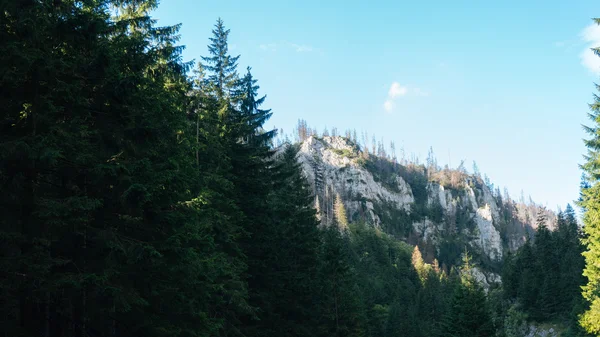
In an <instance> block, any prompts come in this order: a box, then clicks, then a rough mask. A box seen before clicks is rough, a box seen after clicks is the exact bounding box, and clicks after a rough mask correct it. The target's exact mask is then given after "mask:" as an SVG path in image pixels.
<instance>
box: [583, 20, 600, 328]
mask: <svg viewBox="0 0 600 337" xmlns="http://www.w3.org/2000/svg"><path fill="white" fill-rule="evenodd" d="M594 22H595V23H596V24H598V25H600V19H598V18H597V19H594ZM593 51H594V53H595V54H596V55H600V48H594V49H593ZM596 89H597V90H600V85H596ZM590 110H591V112H590V113H589V114H588V116H589V118H590V119H591V121H592V123H593V124H592V126H585V127H584V129H585V131H586V132H587V133H588V134H589V136H590V138H588V139H587V140H585V145H586V147H587V149H588V151H587V155H586V156H585V160H586V161H585V163H584V164H583V165H582V166H581V168H582V169H583V170H584V172H585V176H586V178H587V179H586V180H587V181H586V184H585V185H587V186H582V189H581V201H580V202H579V205H580V206H581V207H582V208H583V209H584V213H583V223H584V226H583V231H584V232H585V237H584V239H583V242H584V244H585V245H586V251H585V252H584V253H583V255H584V257H585V269H584V272H583V275H584V276H585V277H586V278H587V284H586V285H585V286H584V287H583V297H584V298H585V299H586V300H587V302H588V304H589V309H588V310H586V311H585V313H584V314H583V315H582V316H581V320H580V322H581V325H582V326H583V327H584V328H585V330H587V331H588V332H589V333H592V334H600V221H598V219H600V201H598V200H599V196H600V181H599V180H600V165H599V162H600V97H599V96H598V95H594V102H593V103H592V104H590Z"/></svg>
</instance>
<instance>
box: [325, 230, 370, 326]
mask: <svg viewBox="0 0 600 337" xmlns="http://www.w3.org/2000/svg"><path fill="white" fill-rule="evenodd" d="M348 244H349V243H348V241H347V238H345V237H343V236H342V234H341V233H340V230H339V229H338V228H336V227H334V226H330V227H326V228H324V229H323V235H322V243H321V249H320V254H319V268H318V277H317V280H318V284H319V285H320V286H319V290H318V292H317V298H318V305H319V309H318V310H319V311H318V317H319V318H320V319H319V323H318V327H319V331H318V335H317V336H338V337H342V336H344V337H346V336H349V337H360V336H364V334H365V317H364V313H363V310H362V308H361V303H360V300H361V297H360V294H361V292H360V291H359V290H358V289H357V286H356V281H355V275H354V274H353V272H352V270H351V266H350V263H349V261H350V260H349V252H348Z"/></svg>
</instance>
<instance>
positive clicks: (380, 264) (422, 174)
mask: <svg viewBox="0 0 600 337" xmlns="http://www.w3.org/2000/svg"><path fill="white" fill-rule="evenodd" d="M156 5H157V1H152V0H148V1H144V0H142V1H116V0H115V1H109V0H105V1H102V0H98V1H84V2H75V1H69V0H62V1H9V2H6V1H5V2H3V3H2V5H1V6H0V18H1V19H2V20H1V21H2V25H1V26H0V41H2V44H0V74H2V76H1V77H0V106H2V110H1V114H0V185H1V186H2V191H3V193H2V194H1V195H0V211H1V212H2V218H0V251H1V252H2V258H1V259H0V267H1V269H2V271H3V273H2V274H0V299H1V300H0V304H1V306H0V311H1V318H0V323H1V324H2V328H3V331H4V333H5V335H6V336H45V337H50V336H65V337H71V336H109V337H116V336H119V337H129V336H150V337H151V336H173V337H176V336H177V337H179V336H182V337H183V336H186V337H188V336H189V337H193V336H248V337H250V336H261V337H262V336H264V337H267V336H269V337H270V336H272V337H279V336H340V337H341V336H344V337H345V336H356V337H362V336H364V337H367V336H369V337H371V336H372V337H376V336H377V337H379V336H383V337H392V336H415V337H426V336H427V337H429V336H459V335H460V336H490V335H491V333H492V332H493V331H492V330H493V327H494V326H495V327H497V328H499V329H500V328H502V325H501V324H500V323H498V322H501V321H502V320H499V319H497V318H498V317H501V314H500V313H501V312H502V311H503V310H507V309H506V306H503V305H504V304H505V303H503V302H501V301H495V302H494V304H495V305H494V306H493V309H494V310H492V312H494V313H495V316H490V315H489V313H488V311H487V307H488V303H487V301H486V298H485V296H484V295H483V292H482V290H481V289H480V288H479V287H478V286H477V285H475V284H474V283H473V282H472V280H470V279H468V278H466V279H463V281H462V283H461V282H460V280H459V276H458V275H457V274H456V273H452V274H451V275H450V276H447V275H446V274H445V273H444V272H443V271H440V270H439V266H437V264H435V263H434V264H427V263H425V262H423V261H422V259H417V260H419V261H420V262H418V263H415V265H413V263H412V261H411V255H412V252H413V247H412V246H409V245H407V244H405V243H403V242H401V241H400V240H398V238H402V239H404V238H407V237H408V236H409V235H410V231H411V229H412V222H414V221H421V220H424V219H426V218H427V219H429V220H432V221H434V222H436V223H441V222H444V223H446V224H447V225H448V227H447V228H443V231H444V232H443V234H444V235H443V238H444V239H443V240H442V242H441V243H440V247H439V248H440V250H439V251H438V252H436V253H433V249H431V250H429V249H426V251H427V252H428V253H427V254H429V255H428V256H429V257H433V255H438V256H439V258H440V261H441V262H442V263H444V264H446V265H449V266H452V265H455V264H458V260H459V259H458V258H459V256H460V253H462V249H463V248H464V246H465V245H466V244H467V242H468V241H469V240H470V238H465V237H464V235H459V233H462V232H464V231H468V230H473V229H474V223H473V220H472V213H471V212H470V211H469V210H461V211H459V212H458V213H457V214H456V218H455V219H443V216H444V214H443V210H442V208H441V205H440V204H439V203H433V204H429V203H428V198H427V186H428V171H427V169H426V168H425V167H423V166H422V165H408V166H401V165H398V164H396V163H395V162H393V161H389V160H387V159H385V158H382V157H375V156H372V157H371V158H370V159H369V160H366V161H364V165H366V166H367V169H368V170H369V171H371V172H372V173H373V175H374V177H375V179H376V180H378V181H379V182H381V183H382V184H383V185H384V186H385V187H386V188H388V189H390V190H391V191H396V192H398V191H399V185H398V183H397V181H398V178H402V179H404V181H406V182H407V183H408V184H410V185H411V188H412V193H413V196H414V198H415V203H414V206H413V209H411V210H410V212H407V211H404V210H397V209H395V207H393V206H392V205H391V204H385V203H383V204H379V205H375V208H376V209H375V211H376V212H377V213H378V215H379V216H380V217H381V219H382V223H383V226H382V227H383V229H384V230H385V232H387V234H386V233H384V232H382V231H381V230H380V229H379V228H374V227H372V226H367V225H366V224H364V223H354V224H352V223H351V224H349V226H348V227H346V226H345V225H346V224H336V223H335V220H332V222H333V224H332V225H330V226H329V227H326V228H319V226H320V224H319V222H318V220H317V218H316V217H315V215H316V214H315V210H314V208H313V207H314V205H315V200H314V195H313V191H312V190H311V188H310V186H309V185H308V184H307V182H306V181H305V180H304V177H303V175H302V172H301V169H300V165H299V164H298V162H297V158H296V156H297V153H298V148H297V147H296V146H294V145H289V144H286V145H284V146H283V147H280V148H277V149H274V148H273V147H272V143H273V138H274V136H275V132H274V131H268V130H264V124H265V122H266V121H267V120H268V119H269V118H270V117H271V111H270V110H268V109H264V108H262V105H263V103H264V102H265V96H259V94H258V91H259V89H260V88H259V86H258V85H257V80H256V79H255V78H254V76H253V75H252V73H251V72H250V70H251V69H250V68H248V69H247V72H246V74H245V75H244V76H243V77H242V78H239V77H238V75H237V66H236V64H237V61H238V58H239V56H235V57H234V56H231V55H229V52H228V42H227V40H228V36H229V30H227V29H226V28H225V26H224V23H223V21H222V20H220V19H219V20H218V21H217V24H216V25H215V29H214V30H213V37H212V38H211V39H210V45H209V51H208V52H209V54H208V56H207V57H203V58H202V60H203V62H204V63H203V64H199V65H198V69H197V71H196V72H195V75H194V76H192V77H188V76H187V71H188V68H189V67H190V65H189V64H187V63H183V62H182V61H181V56H180V52H181V49H182V47H180V46H177V45H176V43H177V41H178V35H177V32H178V29H179V26H174V27H160V28H158V27H156V26H155V22H154V20H153V19H152V18H151V17H150V16H149V13H150V11H151V10H152V9H154V8H155V7H156ZM305 131H306V130H305ZM306 132H307V133H310V132H308V131H306ZM306 132H305V133H306ZM304 136H306V134H305V135H303V137H304ZM355 138H356V137H355ZM339 154H340V155H344V156H351V157H352V156H357V155H358V152H357V147H354V150H353V151H350V152H343V151H342V152H341V153H339ZM380 154H381V155H385V153H384V151H382V150H380ZM457 177H458V178H460V177H462V176H460V175H458V176H456V177H454V178H457ZM321 178H323V177H320V178H319V177H318V178H317V181H318V183H317V184H318V185H321V184H324V182H323V181H320V180H322V179H321ZM446 178H448V179H450V178H452V176H448V177H446ZM446 178H444V179H446ZM455 180H456V179H455ZM449 182H450V183H452V179H450V180H449ZM455 185H456V184H454V185H452V186H455ZM323 188H324V186H317V189H323ZM479 197H480V196H478V198H479ZM338 201H339V199H338ZM338 206H339V207H338V211H339V209H343V204H341V203H338ZM338 213H339V212H338ZM337 218H338V219H342V218H343V217H341V216H338V217H337ZM352 218H353V219H354V220H356V218H358V216H354V215H353V217H352ZM355 222H356V221H355ZM558 227H559V228H558V230H557V231H556V232H550V231H548V230H547V229H544V228H541V229H540V230H539V231H538V234H537V236H536V238H535V243H527V244H526V245H525V246H524V247H523V248H522V249H521V250H520V251H519V252H518V253H517V254H516V255H515V256H512V257H509V259H508V260H507V267H506V268H505V275H504V276H505V280H506V289H505V290H504V291H505V293H506V294H507V295H505V296H506V297H511V298H517V299H518V300H519V301H521V302H522V303H523V307H524V308H525V310H528V311H529V312H531V315H532V317H540V318H554V317H566V315H568V314H570V312H569V310H571V308H574V309H573V310H572V311H573V312H574V313H575V314H576V313H581V312H583V311H584V310H585V306H584V305H583V304H582V303H581V302H580V301H579V299H577V298H576V297H577V295H578V294H579V293H578V289H577V287H578V286H579V285H581V284H582V280H581V277H580V274H579V272H580V270H581V268H582V263H583V262H582V258H581V256H580V255H579V253H580V251H581V247H580V246H579V241H578V239H579V237H580V233H579V232H578V227H577V224H576V221H575V215H574V212H573V210H572V208H570V207H568V208H567V211H566V212H565V214H564V215H560V216H559V224H558ZM388 234H389V235H388ZM429 247H430V248H431V247H432V246H429ZM416 251H417V252H419V250H418V249H417V250H416ZM482 259H483V258H482ZM482 259H481V260H480V262H486V261H483V260H482ZM486 263H487V262H486ZM486 266H489V265H486ZM463 277H466V276H465V275H464V273H463ZM531 280H535V281H534V282H530V281H531ZM559 289H560V291H558V290H559ZM498 297H501V295H498V294H496V298H498ZM573 298H576V299H575V300H574V299H573Z"/></svg>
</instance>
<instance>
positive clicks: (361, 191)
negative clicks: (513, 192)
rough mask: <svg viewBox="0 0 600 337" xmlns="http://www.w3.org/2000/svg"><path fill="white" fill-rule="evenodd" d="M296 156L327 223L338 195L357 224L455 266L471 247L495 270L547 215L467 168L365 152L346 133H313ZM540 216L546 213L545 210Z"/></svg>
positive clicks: (483, 263)
mask: <svg viewBox="0 0 600 337" xmlns="http://www.w3.org/2000/svg"><path fill="white" fill-rule="evenodd" d="M298 160H299V161H300V163H301V164H302V167H303V170H304V172H305V174H306V177H307V179H308V181H309V183H310V184H311V186H312V187H313V189H314V192H315V195H316V207H317V208H318V210H319V213H320V216H321V218H322V221H323V222H324V223H325V224H329V223H331V222H332V221H333V219H334V200H335V197H336V195H339V196H340V197H341V200H342V201H343V204H344V206H345V208H346V211H347V216H348V218H349V220H350V221H352V222H359V221H364V222H366V223H368V224H371V225H373V226H376V227H379V228H381V229H382V230H383V231H385V232H387V233H388V234H391V235H393V236H394V237H396V238H398V239H401V240H403V241H406V242H408V243H411V244H417V245H419V247H420V249H421V250H422V251H423V253H424V254H423V255H424V258H425V259H426V260H428V261H432V260H433V259H434V258H436V259H438V260H439V262H440V263H441V264H442V265H445V266H446V267H450V266H453V265H456V264H457V263H458V262H459V259H460V254H461V253H462V252H464V250H465V249H468V250H469V252H470V253H471V254H473V255H475V257H476V259H477V261H478V263H479V264H480V265H481V267H482V268H483V269H484V270H488V271H498V268H499V264H500V262H501V259H502V256H503V255H504V254H505V253H506V252H507V251H513V250H515V249H517V248H518V247H519V246H521V245H522V244H523V243H524V242H525V240H526V237H527V235H528V233H531V232H532V231H533V229H534V228H535V227H536V224H535V221H536V218H537V217H536V214H537V213H538V212H540V210H541V212H542V213H545V214H546V218H548V219H549V220H548V223H547V225H548V227H550V228H552V227H553V226H554V221H555V216H554V214H553V213H552V212H549V211H546V210H544V209H542V208H540V207H539V206H536V205H533V204H530V205H524V204H518V203H515V202H514V201H512V200H511V199H507V198H503V197H502V196H500V193H499V192H496V191H491V190H490V188H489V187H488V186H487V185H486V184H485V183H484V182H483V180H482V179H481V177H480V176H474V175H469V174H467V173H466V172H465V171H464V170H450V169H447V168H446V169H443V170H442V169H439V168H436V167H429V168H426V167H425V166H424V165H418V164H414V163H403V165H401V164H398V163H396V162H395V161H392V160H390V159H389V158H381V157H377V156H374V155H372V154H368V153H367V152H366V151H362V150H361V149H360V147H359V146H357V145H356V144H354V143H353V142H351V141H350V140H348V139H347V138H344V137H322V138H319V137H315V136H312V137H309V138H307V139H306V140H305V141H304V142H302V143H301V147H300V153H299V158H298ZM540 214H541V213H540Z"/></svg>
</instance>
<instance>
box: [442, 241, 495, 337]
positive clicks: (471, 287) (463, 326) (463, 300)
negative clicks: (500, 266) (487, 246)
mask: <svg viewBox="0 0 600 337" xmlns="http://www.w3.org/2000/svg"><path fill="white" fill-rule="evenodd" d="M471 268H472V265H471V262H470V257H469V255H468V254H466V253H465V254H464V255H463V265H462V268H461V283H460V285H459V286H457V287H456V290H455V291H454V294H453V296H452V300H451V302H450V306H449V310H448V313H447V314H446V316H445V318H444V323H443V334H442V335H443V336H447V337H455V336H456V337H458V336H461V337H469V336H481V337H483V336H493V335H494V331H493V326H492V324H491V317H490V316H489V313H488V311H487V303H486V298H485V293H484V292H483V289H481V286H479V285H478V284H477V283H476V282H475V280H474V279H473V276H471Z"/></svg>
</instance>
